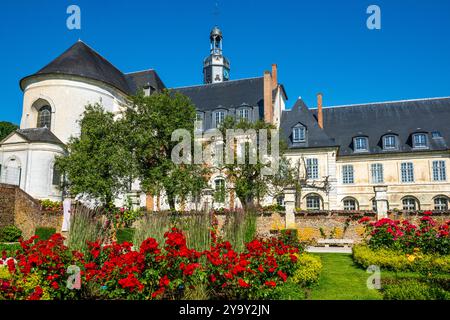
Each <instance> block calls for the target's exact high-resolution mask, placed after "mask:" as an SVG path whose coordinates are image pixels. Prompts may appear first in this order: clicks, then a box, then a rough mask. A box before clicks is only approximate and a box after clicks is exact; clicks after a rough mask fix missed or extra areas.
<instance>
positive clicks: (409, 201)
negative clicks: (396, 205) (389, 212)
mask: <svg viewBox="0 0 450 320" xmlns="http://www.w3.org/2000/svg"><path fill="white" fill-rule="evenodd" d="M402 209H403V210H404V211H416V210H419V202H418V201H417V199H415V198H413V197H405V198H403V199H402Z"/></svg>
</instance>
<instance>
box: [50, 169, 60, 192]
mask: <svg viewBox="0 0 450 320" xmlns="http://www.w3.org/2000/svg"><path fill="white" fill-rule="evenodd" d="M52 184H53V185H54V186H58V187H59V186H60V185H61V172H60V171H59V170H58V168H57V167H56V165H53V175H52Z"/></svg>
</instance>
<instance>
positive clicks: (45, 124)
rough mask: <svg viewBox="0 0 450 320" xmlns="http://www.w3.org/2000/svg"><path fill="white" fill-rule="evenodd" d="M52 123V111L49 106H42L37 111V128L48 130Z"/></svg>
mask: <svg viewBox="0 0 450 320" xmlns="http://www.w3.org/2000/svg"><path fill="white" fill-rule="evenodd" d="M51 123H52V109H51V108H50V107H49V106H43V107H41V108H40V109H39V111H38V118H37V127H38V128H48V129H50V125H51Z"/></svg>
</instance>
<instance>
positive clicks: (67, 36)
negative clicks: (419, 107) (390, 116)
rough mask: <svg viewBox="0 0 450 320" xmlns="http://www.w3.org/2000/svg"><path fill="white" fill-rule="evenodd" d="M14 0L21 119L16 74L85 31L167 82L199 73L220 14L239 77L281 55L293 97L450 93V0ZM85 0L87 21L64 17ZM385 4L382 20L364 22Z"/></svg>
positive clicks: (10, 18)
mask: <svg viewBox="0 0 450 320" xmlns="http://www.w3.org/2000/svg"><path fill="white" fill-rule="evenodd" d="M215 2H216V1H215V0H208V1H186V0H183V1H154V0H145V1H138V0H124V1H93V0H71V1H66V0H40V1H35V0H28V1H25V0H15V1H2V3H1V5H0V12H1V19H0V39H1V43H2V50H0V70H1V71H2V76H1V78H0V83H1V93H2V103H1V108H0V121H1V120H6V121H12V122H15V123H19V121H20V117H21V109H22V92H21V90H20V88H19V85H18V83H19V80H20V79H21V78H22V77H24V76H26V75H29V74H31V73H33V72H36V71H37V70H39V69H40V68H42V67H43V66H44V65H46V64H47V63H49V62H50V61H51V60H52V59H54V58H56V57H57V56H58V55H59V54H61V53H62V52H63V51H65V50H66V49H67V48H68V47H69V46H71V45H72V44H73V43H74V42H75V41H77V40H78V39H79V38H81V39H82V40H83V41H85V42H86V43H87V44H89V45H90V46H91V47H93V48H94V49H96V50H97V51H98V52H100V53H101V54H102V55H103V56H104V57H105V58H106V59H108V60H109V61H110V62H111V63H113V64H114V65H115V66H116V67H118V68H119V69H120V70H122V71H123V72H131V71H137V70H142V69H148V68H154V69H156V70H157V72H158V73H159V75H160V76H161V78H162V79H163V81H164V82H165V83H166V85H167V86H170V87H174V86H184V85H193V84H199V83H201V82H202V61H203V58H204V57H205V56H206V55H207V54H208V50H209V43H208V37H209V31H210V29H211V27H212V26H213V25H215V24H218V25H219V26H220V27H221V28H222V30H223V33H224V53H225V55H226V56H227V57H228V58H229V59H230V61H231V77H232V79H239V78H246V77H255V76H261V75H262V74H263V71H264V70H266V69H269V68H270V66H271V64H272V63H277V64H278V68H279V80H280V82H282V83H283V84H284V85H285V88H286V90H287V93H288V96H289V100H288V107H291V106H292V105H293V104H294V102H295V100H296V98H297V97H298V96H302V98H303V99H304V100H305V101H306V103H307V104H308V105H309V106H310V107H313V106H315V94H316V93H317V92H319V91H320V92H323V94H324V104H325V105H340V104H353V103H366V102H373V101H387V100H399V99H414V98H427V97H438V96H450V78H449V75H450V41H449V40H450V1H448V0H410V1H406V0H370V1H366V0H354V1H353V0H352V1H350V0H345V1H344V0H339V1H337V0H314V1H313V0H310V1H298V0H296V1H293V0H292V1H286V0H278V1H273V0H271V1H256V0H255V1H248V0H221V1H218V2H219V8H220V9H219V11H220V14H219V15H218V16H217V15H214V14H213V12H214V7H215ZM70 4H77V5H79V6H80V7H81V11H82V25H81V27H82V29H81V30H80V31H78V30H75V31H70V30H68V29H67V28H66V18H67V16H68V15H67V14H66V9H67V7H68V5H70ZM371 4H377V5H379V6H380V8H381V14H382V29H381V30H380V31H377V30H374V31H371V30H368V29H367V28H366V19H367V17H368V15H367V14H366V8H367V7H368V6H369V5H371Z"/></svg>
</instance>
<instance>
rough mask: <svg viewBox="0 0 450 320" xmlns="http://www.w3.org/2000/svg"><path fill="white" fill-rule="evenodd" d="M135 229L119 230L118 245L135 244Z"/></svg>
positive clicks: (117, 235)
mask: <svg viewBox="0 0 450 320" xmlns="http://www.w3.org/2000/svg"><path fill="white" fill-rule="evenodd" d="M135 231H136V230H135V229H133V228H122V229H117V233H116V237H117V242H118V243H124V242H133V237H134V232H135Z"/></svg>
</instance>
